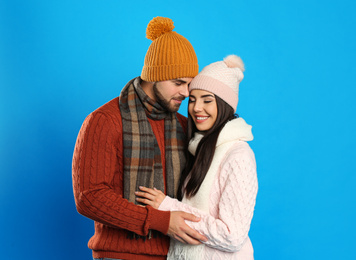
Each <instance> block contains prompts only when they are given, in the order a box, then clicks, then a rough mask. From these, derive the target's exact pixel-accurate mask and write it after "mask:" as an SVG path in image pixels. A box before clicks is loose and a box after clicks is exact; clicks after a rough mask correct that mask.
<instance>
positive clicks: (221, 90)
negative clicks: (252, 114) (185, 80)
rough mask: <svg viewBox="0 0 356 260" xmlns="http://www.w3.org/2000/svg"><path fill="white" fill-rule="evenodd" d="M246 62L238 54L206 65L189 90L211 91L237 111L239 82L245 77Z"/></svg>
mask: <svg viewBox="0 0 356 260" xmlns="http://www.w3.org/2000/svg"><path fill="white" fill-rule="evenodd" d="M243 71H245V68H244V63H243V62H242V60H241V58H240V57H238V56H236V55H229V56H227V57H226V58H225V59H224V60H223V61H218V62H214V63H212V64H210V65H208V66H206V67H205V68H204V69H203V70H202V71H201V72H200V73H199V74H198V75H197V76H196V77H195V78H194V79H193V80H192V82H191V83H190V85H189V91H191V90H193V89H201V90H206V91H209V92H211V93H213V94H215V95H216V96H218V97H220V98H221V99H222V100H224V101H225V102H226V103H228V104H229V105H230V106H231V107H232V108H233V109H234V112H236V107H237V103H238V100H239V98H238V95H239V84H240V82H241V81H242V79H243V78H244V74H243Z"/></svg>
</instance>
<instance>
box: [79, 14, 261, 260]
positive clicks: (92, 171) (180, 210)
mask: <svg viewBox="0 0 356 260" xmlns="http://www.w3.org/2000/svg"><path fill="white" fill-rule="evenodd" d="M173 28H174V26H173V22H172V21H171V20H170V19H168V18H163V17H156V18H154V19H153V20H152V21H151V22H150V23H149V24H148V27H147V31H146V35H147V38H149V39H151V40H152V44H151V45H150V47H149V49H148V51H147V54H146V58H145V62H144V67H143V69H142V73H141V76H140V77H137V78H135V79H133V80H131V81H130V82H129V83H128V84H127V85H126V86H125V87H124V88H123V90H122V92H121V94H120V96H119V97H117V98H115V99H113V100H112V101H110V102H108V103H107V104H105V105H103V106H102V107H100V108H98V109H97V110H96V111H94V112H93V113H91V114H90V115H89V116H88V117H87V118H86V119H85V121H84V123H83V125H82V128H81V130H80V132H79V135H78V138H77V142H76V146H75V150H74V155H73V165H72V167H73V168H72V171H73V191H74V197H75V202H76V206H77V210H78V212H79V213H81V214H82V215H84V216H86V217H88V218H90V219H93V220H94V221H95V234H94V236H93V237H92V238H91V239H90V240H89V243H88V246H89V248H91V249H92V251H93V258H94V259H166V257H167V254H168V259H253V249H252V245H251V242H250V240H249V237H248V232H249V227H250V223H251V219H252V216H253V210H254V205H255V199H256V194H257V177H256V164H255V159H254V154H253V152H252V150H251V149H250V147H249V145H248V144H247V143H246V141H250V140H252V139H253V137H252V133H251V126H249V125H247V124H246V123H245V121H244V120H243V119H242V118H237V117H236V116H235V111H236V107H237V103H238V88H239V83H240V82H241V80H242V79H243V70H244V68H243V63H242V61H241V59H240V58H238V57H237V56H235V55H230V56H228V57H226V58H225V59H224V61H219V62H215V63H213V64H210V65H208V66H207V67H205V68H204V69H203V70H202V71H201V72H200V73H199V74H198V63H197V57H196V54H195V52H194V49H193V47H192V45H191V44H190V43H189V41H188V40H187V39H186V38H184V37H183V36H181V35H180V34H177V33H176V32H174V31H173ZM193 78H194V79H193ZM188 88H189V89H188ZM188 96H189V105H188V112H189V116H188V120H187V119H186V118H185V117H184V116H182V115H180V114H179V113H177V111H178V109H179V107H180V104H181V102H182V100H183V99H184V98H186V97H188ZM187 141H189V144H187ZM176 196H177V197H178V199H179V200H177V199H175V197H176ZM166 235H168V236H169V237H171V238H172V239H171V242H169V237H168V236H166Z"/></svg>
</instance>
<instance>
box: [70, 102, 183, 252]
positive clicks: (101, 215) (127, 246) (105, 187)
mask: <svg viewBox="0 0 356 260" xmlns="http://www.w3.org/2000/svg"><path fill="white" fill-rule="evenodd" d="M177 117H178V119H179V122H180V123H181V124H182V126H183V128H184V129H186V118H185V117H183V116H182V115H179V114H178V113H177ZM149 122H150V124H151V127H152V130H153V133H154V135H155V136H156V138H157V141H158V146H159V148H160V150H161V159H162V165H163V167H164V165H165V149H164V120H157V121H155V120H152V119H149ZM122 147H123V140H122V122H121V115H120V110H119V100H118V98H115V99H113V100H112V101H110V102H108V103H107V104H105V105H103V106H102V107H100V108H98V109H97V110H96V111H94V112H93V113H91V114H90V115H89V116H88V117H87V118H86V119H85V121H84V123H83V125H82V128H81V130H80V132H79V135H78V138H77V142H76V145H75V150H74V155H73V165H72V174H73V175H72V177H73V190H74V198H75V202H76V206H77V210H78V212H79V213H80V214H82V215H84V216H86V217H88V218H90V219H93V220H94V221H95V234H94V236H93V237H92V238H91V239H90V241H89V243H88V246H89V248H91V249H92V250H93V257H95V258H103V257H108V258H117V259H165V256H166V254H167V252H168V247H169V238H168V237H167V236H165V235H163V234H166V233H167V231H168V226H169V219H170V212H164V211H159V210H156V209H154V208H152V207H141V206H138V205H135V204H134V203H131V202H128V201H127V200H126V199H124V198H123V154H122V153H123V148H122ZM162 177H163V178H165V167H164V169H163V176H162ZM149 229H154V230H158V231H160V232H161V233H163V234H162V235H161V236H157V237H152V238H151V239H146V240H143V239H138V240H136V239H128V238H127V230H128V231H131V232H134V233H136V234H138V235H141V236H146V235H147V234H148V231H149Z"/></svg>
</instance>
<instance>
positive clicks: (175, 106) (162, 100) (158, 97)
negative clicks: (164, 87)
mask: <svg viewBox="0 0 356 260" xmlns="http://www.w3.org/2000/svg"><path fill="white" fill-rule="evenodd" d="M153 93H154V95H155V99H156V101H157V103H158V104H160V105H161V106H162V107H163V108H164V109H165V110H167V111H169V112H170V113H175V112H177V111H178V109H179V107H180V104H173V105H172V104H171V103H170V101H171V100H166V99H165V98H164V97H163V96H162V94H161V92H159V90H158V89H157V86H156V82H155V83H154V84H153ZM181 99H182V100H184V98H181Z"/></svg>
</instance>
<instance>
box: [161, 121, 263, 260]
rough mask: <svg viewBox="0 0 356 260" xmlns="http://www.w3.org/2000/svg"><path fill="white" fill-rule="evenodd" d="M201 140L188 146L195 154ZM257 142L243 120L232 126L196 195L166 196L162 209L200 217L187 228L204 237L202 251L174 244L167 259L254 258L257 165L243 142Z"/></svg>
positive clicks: (221, 139) (227, 127)
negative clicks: (251, 235)
mask: <svg viewBox="0 0 356 260" xmlns="http://www.w3.org/2000/svg"><path fill="white" fill-rule="evenodd" d="M201 138H202V135H201V134H196V135H195V136H194V138H193V139H192V140H191V142H190V143H189V151H190V152H191V153H192V154H193V155H194V154H195V150H196V148H197V145H198V143H199V141H200V140H201ZM252 139H253V136H252V133H251V126H250V125H248V124H246V122H245V121H244V120H243V119H242V118H237V119H234V120H232V121H230V122H228V123H227V124H226V125H225V127H224V128H223V129H222V131H221V132H220V135H219V137H218V140H217V145H216V150H215V154H214V158H213V161H212V164H211V166H210V168H209V171H208V173H207V175H206V177H205V179H204V181H203V183H202V185H201V187H200V189H199V191H198V193H197V194H196V195H195V196H194V197H192V198H190V199H186V198H183V200H182V202H179V201H178V200H176V199H172V198H170V197H168V196H166V198H165V199H164V200H163V202H162V203H161V205H160V207H159V210H170V211H185V212H189V213H193V214H194V215H196V216H199V217H200V218H201V220H200V221H199V222H190V221H187V224H188V225H189V226H191V227H192V228H194V229H196V230H197V231H199V232H200V233H202V234H204V235H205V236H206V237H207V238H208V242H204V244H202V245H199V246H194V245H187V244H182V243H180V242H179V241H176V240H174V239H171V245H170V248H169V252H168V259H186V260H187V259H192V260H193V259H214V260H215V259H224V260H225V259H239V260H240V259H242V260H246V259H248V260H250V259H253V248H252V244H251V241H250V239H249V237H248V232H249V229H250V223H251V220H252V216H253V211H254V207H255V202H256V195H257V188H258V185H257V175H256V162H255V156H254V153H253V151H252V150H251V148H250V146H249V145H248V144H247V143H246V142H245V141H251V140H252Z"/></svg>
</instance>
